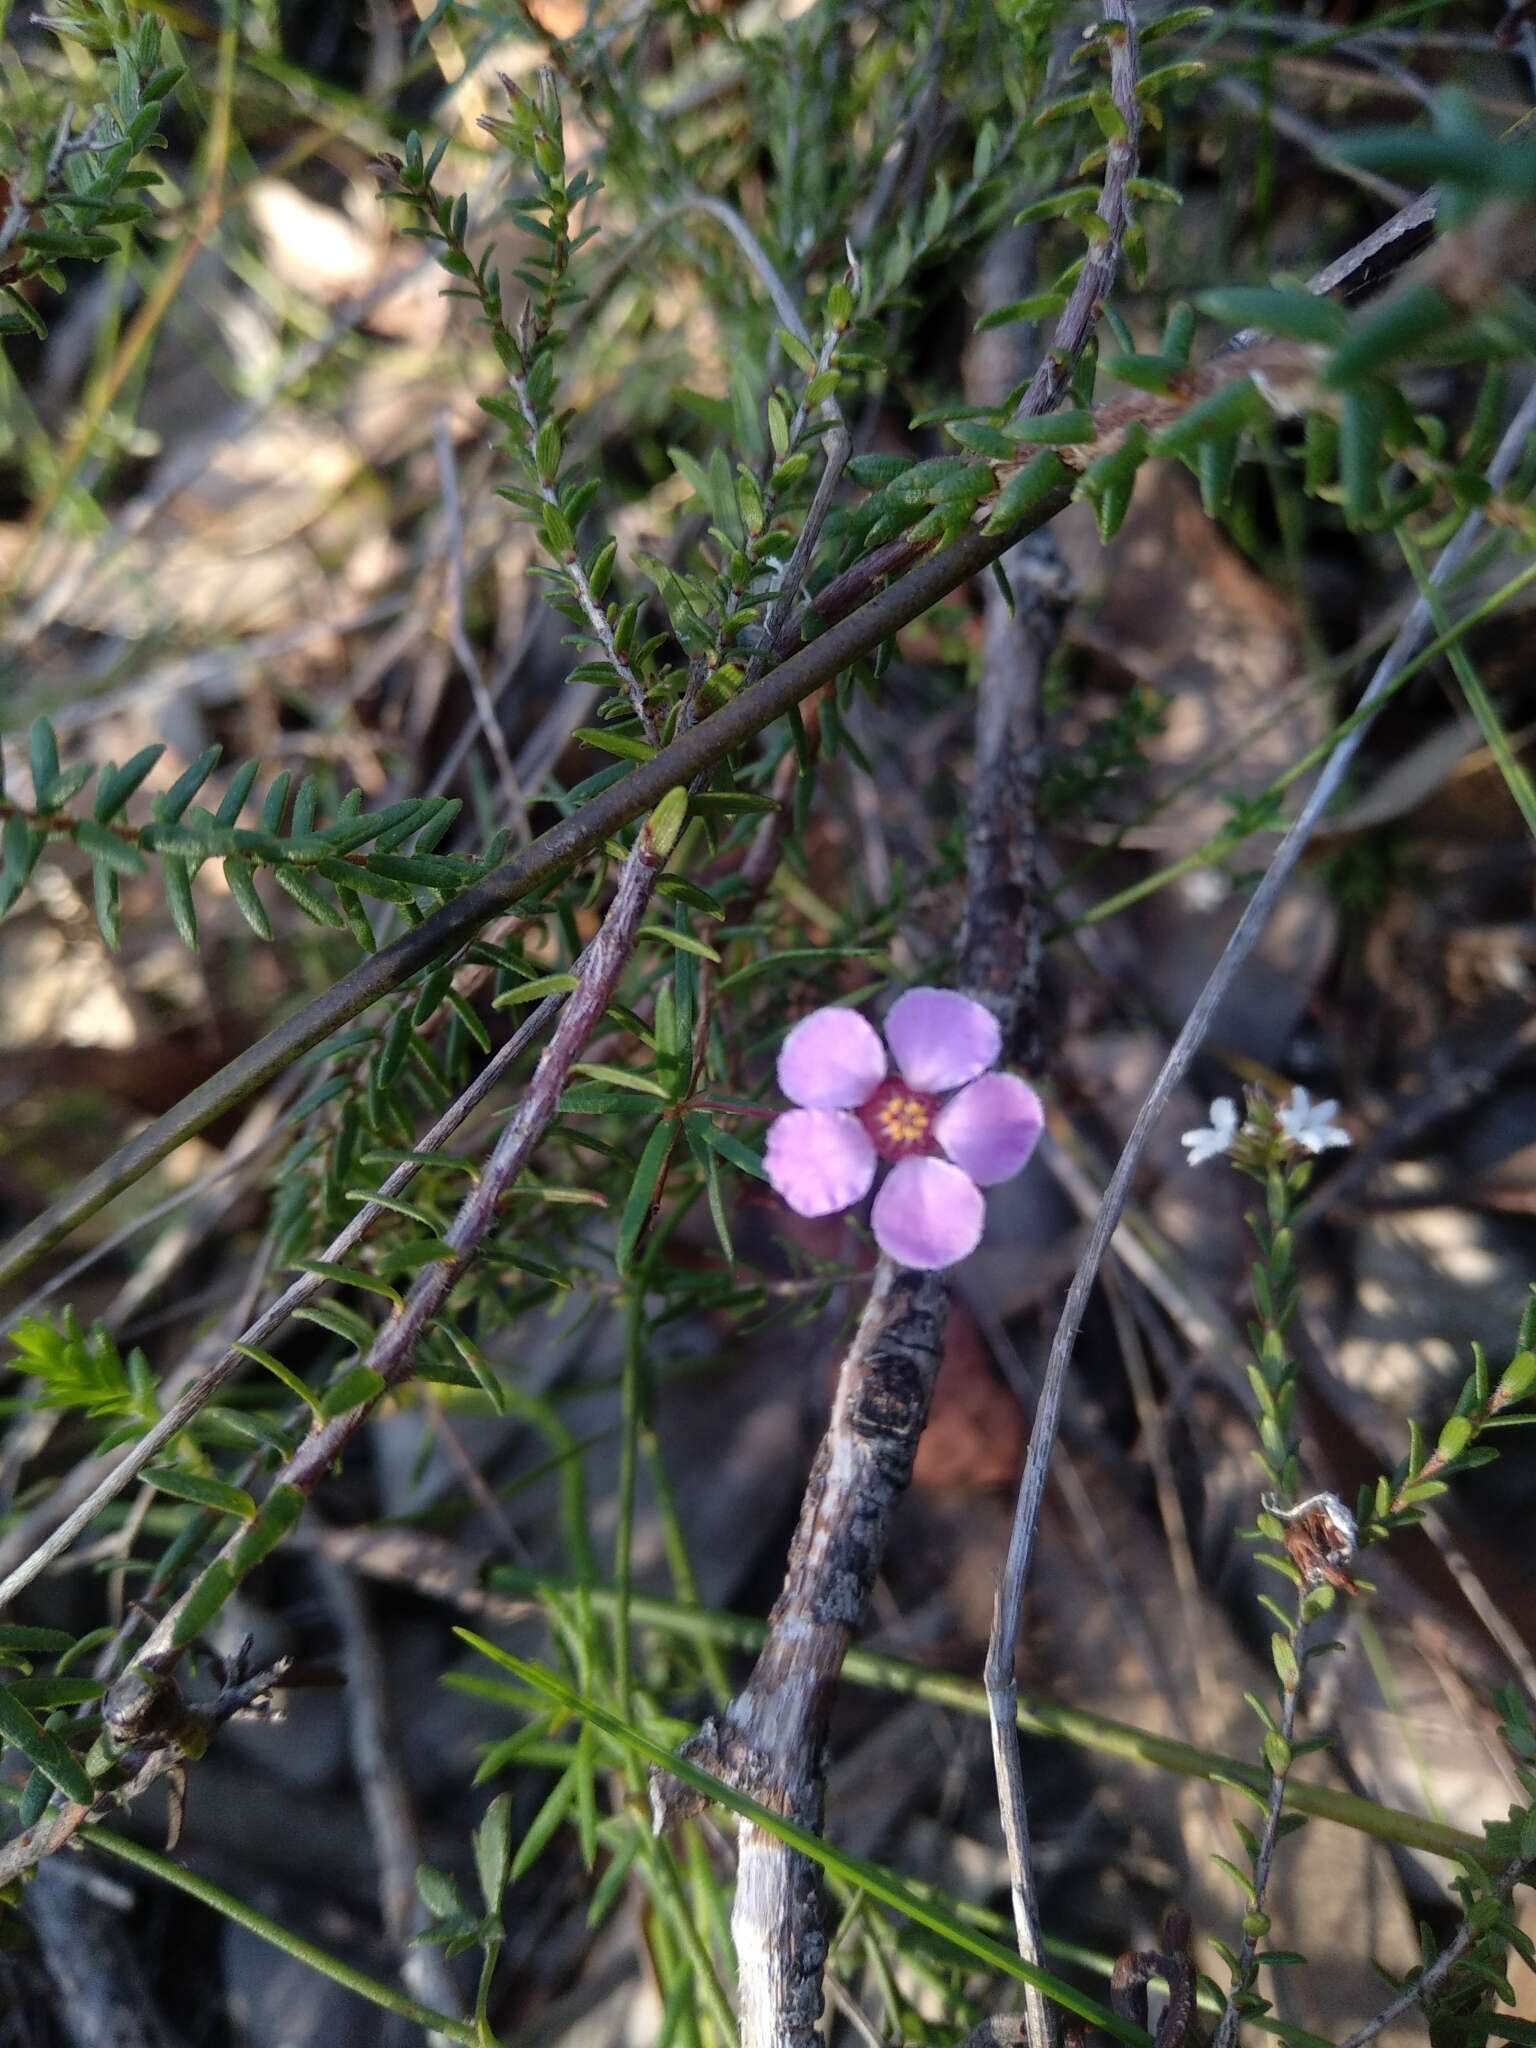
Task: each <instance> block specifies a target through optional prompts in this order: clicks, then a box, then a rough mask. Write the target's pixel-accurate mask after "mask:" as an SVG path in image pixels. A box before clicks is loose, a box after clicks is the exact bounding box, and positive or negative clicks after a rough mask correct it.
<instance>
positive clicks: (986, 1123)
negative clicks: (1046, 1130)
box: [933, 1074, 1045, 1188]
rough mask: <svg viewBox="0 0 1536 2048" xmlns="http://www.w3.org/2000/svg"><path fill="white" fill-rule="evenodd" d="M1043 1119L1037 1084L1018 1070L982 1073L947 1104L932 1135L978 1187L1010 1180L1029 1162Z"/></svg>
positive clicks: (938, 1117) (941, 1111) (936, 1119)
mask: <svg viewBox="0 0 1536 2048" xmlns="http://www.w3.org/2000/svg"><path fill="white" fill-rule="evenodd" d="M1044 1122H1045V1112H1044V1111H1043V1110H1042V1109H1041V1107H1040V1098H1039V1096H1038V1095H1037V1094H1036V1093H1035V1091H1034V1089H1033V1088H1031V1087H1030V1086H1029V1084H1028V1083H1027V1082H1025V1081H1021V1080H1019V1078H1018V1076H1017V1075H1015V1074H983V1075H982V1077H981V1079H980V1080H979V1081H973V1082H972V1083H971V1085H970V1087H969V1088H962V1089H961V1090H960V1093H959V1094H958V1095H956V1096H952V1097H951V1099H950V1100H949V1101H948V1102H946V1103H945V1105H944V1107H943V1108H942V1109H941V1110H940V1111H939V1113H938V1115H937V1116H936V1117H935V1118H934V1121H933V1135H934V1136H935V1137H936V1138H937V1139H938V1141H939V1143H940V1144H941V1145H942V1146H943V1147H944V1150H945V1151H946V1152H947V1153H948V1154H949V1156H950V1158H951V1159H952V1160H953V1161H954V1162H955V1164H956V1166H958V1167H960V1168H962V1169H963V1170H964V1171H965V1172H966V1173H968V1174H969V1175H970V1177H971V1179H972V1180H973V1181H975V1182H976V1184H977V1185H978V1187H984V1188H991V1187H996V1186H997V1184H998V1182H999V1181H1002V1180H1012V1179H1013V1176H1014V1175H1015V1174H1016V1173H1018V1172H1019V1171H1020V1169H1021V1168H1023V1167H1024V1166H1026V1165H1027V1164H1028V1162H1029V1155H1030V1153H1031V1152H1033V1151H1034V1149H1035V1140H1036V1139H1037V1138H1038V1137H1039V1136H1040V1130H1041V1126H1042V1125H1043V1124H1044Z"/></svg>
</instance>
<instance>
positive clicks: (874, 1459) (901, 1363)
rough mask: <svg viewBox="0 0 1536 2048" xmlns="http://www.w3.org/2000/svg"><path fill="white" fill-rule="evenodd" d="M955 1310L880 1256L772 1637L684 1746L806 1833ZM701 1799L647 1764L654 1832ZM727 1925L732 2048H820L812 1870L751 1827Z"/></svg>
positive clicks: (821, 1942) (925, 1276)
mask: <svg viewBox="0 0 1536 2048" xmlns="http://www.w3.org/2000/svg"><path fill="white" fill-rule="evenodd" d="M948 1309H949V1289H948V1286H947V1284H946V1282H945V1280H944V1278H943V1276H942V1275H940V1274H935V1273H911V1272H903V1271H900V1270H898V1268H896V1267H895V1266H893V1265H892V1264H891V1262H890V1260H889V1259H882V1260H881V1261H880V1264H879V1266H878V1267H877V1268H876V1271H875V1279H874V1284H873V1286H872V1287H871V1289H870V1294H869V1299H868V1301H867V1302H866V1303H865V1307H864V1313H863V1315H862V1316H861V1317H860V1319H859V1325H858V1328H857V1330H856V1331H855V1333H854V1337H853V1342H852V1343H851V1344H850V1346H849V1348H848V1351H847V1353H846V1355H845V1357H844V1359H843V1362H842V1367H841V1370H840V1372H839V1375H838V1384H837V1392H836V1395H835V1396H834V1399H833V1404H832V1415H831V1419H830V1421H829V1422H828V1425H827V1432H826V1435H825V1436H824V1437H823V1438H822V1442H821V1448H820V1450H819V1451H818V1452H817V1454H816V1462H815V1464H814V1466H813V1467H812V1470H811V1477H810V1480H809V1483H808V1484H807V1486H806V1490H805V1498H804V1500H803V1502H802V1503H801V1508H800V1519H799V1522H798V1523H797V1525H796V1528H795V1535H794V1541H793V1543H792V1544H791V1547H790V1554H789V1564H788V1567H787V1569H786V1572H785V1577H784V1590H783V1591H782V1593H781V1594H780V1595H779V1598H778V1601H777V1603H776V1605H775V1607H774V1610H773V1613H772V1615H771V1616H770V1617H769V1623H768V1639H767V1641H766V1642H765V1644H764V1645H763V1649H762V1652H761V1654H760V1655H759V1657H758V1660H757V1663H756V1664H755V1666H754V1667H753V1670H752V1676H751V1677H750V1679H749V1680H748V1681H747V1684H746V1685H745V1687H744V1688H743V1689H742V1691H741V1692H739V1693H738V1694H737V1695H736V1697H735V1699H733V1700H732V1701H731V1703H730V1705H729V1706H728V1707H727V1708H726V1710H725V1712H724V1713H723V1714H722V1715H721V1716H720V1717H719V1719H718V1720H714V1719H712V1720H709V1721H706V1722H705V1723H704V1726H703V1727H702V1728H701V1729H700V1731H699V1733H698V1734H697V1735H696V1736H694V1738H693V1739H692V1741H690V1742H689V1743H687V1744H686V1745H685V1747H684V1748H683V1750H682V1751H681V1754H682V1756H683V1757H685V1758H686V1759H687V1760H688V1761H689V1762H690V1763H694V1764H697V1765H699V1766H700V1767H701V1768H703V1769H705V1770H707V1771H709V1772H711V1773H712V1774H713V1775H714V1776H715V1777H717V1778H720V1779H721V1780H723V1781H724V1783H726V1784H727V1785H732V1786H734V1787H735V1788H736V1789H737V1790H739V1791H742V1792H746V1793H748V1794H749V1795H750V1796H751V1797H752V1798H754V1799H756V1800H759V1801H760V1802H761V1803H762V1804H763V1805H765V1806H769V1807H771V1808H772V1809H773V1810H774V1811H775V1812H776V1813H782V1814H783V1815H784V1817H785V1818H786V1819H787V1820H791V1821H793V1822H795V1823H796V1825H797V1826H800V1827H805V1828H819V1827H820V1826H821V1819H822V1795H823V1790H824V1786H825V1776H826V1774H825V1760H824V1748H825V1742H826V1731H827V1716H828V1712H829V1710H830V1707H831V1703H832V1698H833V1694H834V1691H835V1689H836V1684H837V1678H838V1674H839V1672H840V1671H841V1670H842V1664H843V1657H844V1655H845V1653H846V1652H847V1649H848V1645H849V1643H850V1641H851V1640H852V1638H853V1635H854V1632H855V1631H856V1630H857V1629H858V1628H859V1626H860V1624H861V1623H862V1621H863V1619H864V1613H865V1609H866V1607H867V1605H868V1602H869V1595H870V1590H871V1588H872V1586H873V1584H874V1580H875V1575H876V1573H877V1572H878V1571H879V1568H880V1563H881V1560H882V1558H883V1557H884V1555H885V1543H886V1533H887V1530H888V1528H889V1524H890V1517H891V1512H892V1510H893V1508H894V1507H895V1504H896V1502H897V1501H898V1500H899V1499H900V1497H901V1495H902V1494H903V1493H904V1492H905V1491H906V1487H907V1482H908V1481H909V1480H910V1478H911V1476H912V1461H913V1459H914V1458H915V1456H916V1454H917V1444H918V1439H919V1437H920V1436H921V1435H922V1430H923V1424H924V1423H925V1422H926V1421H927V1419H928V1404H929V1401H930V1399H931V1398H932V1394H933V1383H934V1380H935V1378H936V1377H937V1375H938V1367H939V1359H940V1357H941V1355H942V1352H943V1348H944V1321H945V1317H946V1315H947V1314H948ZM702 1803H703V1802H702V1800H701V1799H700V1797H699V1795H698V1794H697V1793H696V1792H694V1791H693V1790H692V1789H691V1788H690V1787H687V1786H684V1785H681V1784H679V1782H678V1781H677V1780H676V1779H675V1778H672V1777H669V1776H668V1775H667V1774H666V1773H664V1772H655V1773H653V1774H652V1781H651V1807H652V1812H653V1815H654V1819H655V1824H656V1829H657V1832H658V1833H659V1832H660V1831H661V1830H662V1829H664V1828H665V1827H667V1826H669V1825H670V1824H671V1822H672V1821H674V1820H676V1819H680V1818H682V1817H683V1816H684V1815H686V1814H688V1813H692V1812H697V1811H698V1809H699V1807H700V1806H701V1805H702ZM731 1933H732V1937H733V1939H734V1941H735V1945H736V1958H737V1970H738V1979H739V1983H740V1987H741V2048H819V2043H820V2039H821V2034H820V2028H819V2025H818V2022H819V2020H820V2017H821V2010H822V1989H821V1980H822V1970H823V1967H824V1964H825V1961H826V1953H827V1938H826V1928H825V1922H824V1918H823V1911H822V1901H821V1887H820V1884H819V1882H818V1879H817V1873H816V1868H815V1865H814V1864H812V1863H811V1861H810V1859H809V1858H808V1857H805V1856H802V1855H801V1854H800V1853H799V1851H798V1850H794V1849H791V1848H789V1847H788V1846H787V1845H786V1844H785V1843H783V1842H781V1841H779V1839H778V1838H777V1837H776V1836H774V1835H770V1834H767V1833H765V1832H764V1831H763V1830H762V1829H760V1828H756V1827H753V1826H750V1825H747V1824H745V1823H744V1824H743V1825H742V1827H741V1829H740V1833H739V1836H738V1848H737V1875H736V1902H735V1906H734V1909H733V1911H732V1915H731Z"/></svg>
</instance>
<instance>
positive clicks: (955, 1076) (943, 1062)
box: [885, 988, 1003, 1095]
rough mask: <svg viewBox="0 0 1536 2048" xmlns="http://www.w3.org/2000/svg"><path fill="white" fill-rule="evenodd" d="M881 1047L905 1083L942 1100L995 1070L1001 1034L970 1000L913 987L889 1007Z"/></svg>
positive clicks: (945, 990) (950, 991) (987, 1012)
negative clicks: (888, 1050) (886, 1049)
mask: <svg viewBox="0 0 1536 2048" xmlns="http://www.w3.org/2000/svg"><path fill="white" fill-rule="evenodd" d="M885 1042H886V1044H887V1045H888V1046H889V1047H890V1048H891V1051H892V1052H893V1053H894V1054H895V1057H896V1064H897V1066H898V1067H899V1068H900V1069H901V1072H902V1077H903V1078H904V1079H905V1080H907V1081H910V1082H911V1084H912V1086H913V1087H914V1088H921V1089H923V1090H924V1091H925V1092H926V1093H927V1094H929V1095H942V1094H943V1093H944V1092H945V1091H946V1090H947V1089H950V1088H963V1087H964V1086H965V1084H966V1082H967V1081H974V1080H975V1078H976V1076H977V1075H978V1074H984V1073H985V1072H986V1070H987V1068H988V1067H991V1066H995V1065H996V1064H997V1057H998V1054H999V1053H1000V1052H1001V1051H1002V1049H1003V1034H1002V1030H1001V1027H1000V1026H999V1024H998V1021H997V1019H996V1018H995V1017H994V1016H993V1014H992V1012H991V1011H990V1010H984V1009H983V1008H982V1007H981V1004H980V1003H973V1002H972V1001H971V999H970V997H969V996H957V995H956V994H955V992H954V990H953V989H948V988H912V989H908V990H907V993H906V994H905V995H904V996H900V997H898V998H897V1000H896V1001H895V1002H894V1003H893V1004H892V1005H891V1013H890V1015H889V1016H888V1017H887V1018H886V1020H885Z"/></svg>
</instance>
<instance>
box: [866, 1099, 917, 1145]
mask: <svg viewBox="0 0 1536 2048" xmlns="http://www.w3.org/2000/svg"><path fill="white" fill-rule="evenodd" d="M875 1121H876V1122H877V1123H878V1124H879V1126H880V1133H881V1136H882V1137H884V1138H886V1139H887V1140H888V1141H889V1142H890V1143H891V1144H892V1145H915V1144H917V1143H918V1141H919V1140H920V1139H922V1138H925V1137H926V1136H927V1135H928V1110H927V1106H926V1104H924V1103H921V1102H919V1101H918V1100H917V1098H916V1097H915V1096H912V1095H893V1096H892V1097H891V1098H890V1100H889V1101H888V1102H883V1103H882V1104H881V1105H880V1108H879V1109H878V1110H877V1112H876V1114H875Z"/></svg>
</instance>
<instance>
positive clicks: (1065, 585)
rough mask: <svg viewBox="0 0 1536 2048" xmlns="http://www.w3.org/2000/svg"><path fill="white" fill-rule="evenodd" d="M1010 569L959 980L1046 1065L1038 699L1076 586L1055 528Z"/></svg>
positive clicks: (985, 731) (979, 764)
mask: <svg viewBox="0 0 1536 2048" xmlns="http://www.w3.org/2000/svg"><path fill="white" fill-rule="evenodd" d="M1002 567H1003V571H1004V574H1005V575H1006V576H1007V578H1008V584H1009V588H1010V590H1011V591H1012V593H1013V605H1012V608H1011V609H1010V606H1009V604H1008V602H1007V601H1006V599H1005V598H1004V596H1003V593H1002V591H1001V590H1000V589H998V588H997V586H996V585H995V584H992V585H989V586H988V589H987V617H986V641H985V651H984V658H983V661H982V666H981V681H980V685H979V687H978V691H977V704H976V781H975V786H974V789H973V791H972V796H971V817H970V827H969V830H968V832H967V835H966V845H965V861H966V892H965V924H964V928H963V931H962V935H961V940H960V963H961V972H960V980H961V984H962V986H963V987H964V988H965V990H966V992H967V993H968V994H970V995H973V996H975V997H976V999H977V1001H978V1002H983V1003H985V1004H986V1005H987V1008H988V1009H989V1010H991V1011H992V1012H993V1013H994V1014H995V1015H996V1017H997V1019H998V1022H999V1023H1000V1024H1001V1025H1002V1027H1003V1050H1004V1055H1005V1057H1006V1058H1008V1059H1013V1060H1017V1061H1018V1062H1019V1063H1020V1064H1021V1065H1022V1066H1023V1067H1024V1068H1025V1069H1026V1071H1028V1072H1037V1071H1038V1070H1039V1065H1040V962H1041V954H1042V948H1041V938H1040V926H1041V919H1040V908H1039V895H1040V876H1039V855H1038V847H1039V802H1040V775H1041V763H1042V758H1043V748H1044V735H1043V718H1042V712H1041V698H1042V691H1043V685H1044V680H1045V671H1046V666H1047V664H1048V663H1049V661H1050V658H1051V656H1052V654H1053V653H1054V652H1055V649H1056V645H1057V642H1058V641H1059V640H1060V638H1061V629H1062V625H1063V622H1064V620H1065V618H1066V614H1067V611H1068V609H1069V607H1070V605H1071V602H1072V584H1071V578H1070V577H1069V575H1068V573H1067V570H1066V567H1065V565H1064V564H1063V562H1062V560H1061V556H1060V553H1059V551H1058V549H1057V546H1056V543H1055V541H1054V539H1053V538H1052V536H1051V534H1050V533H1049V531H1046V532H1043V533H1039V534H1034V535H1032V536H1031V537H1030V538H1029V539H1028V540H1024V541H1020V542H1019V544H1018V545H1017V546H1016V547H1013V548H1010V549H1009V550H1008V553H1007V554H1006V555H1005V556H1004V557H1003V563H1002Z"/></svg>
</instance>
